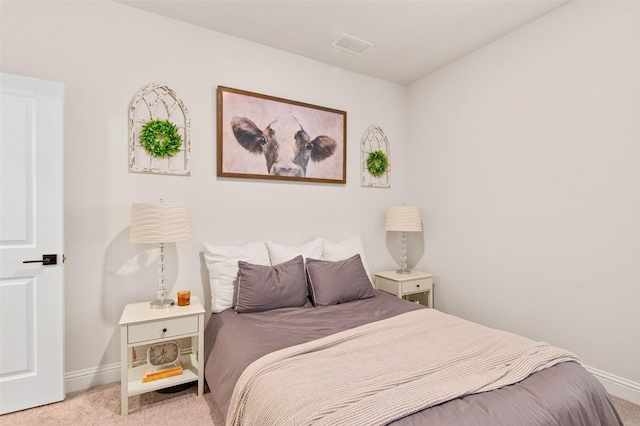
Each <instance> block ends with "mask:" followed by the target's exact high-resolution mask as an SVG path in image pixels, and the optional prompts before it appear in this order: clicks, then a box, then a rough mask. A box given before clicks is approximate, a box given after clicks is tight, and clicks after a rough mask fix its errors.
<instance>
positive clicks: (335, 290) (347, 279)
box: [307, 254, 376, 306]
mask: <svg viewBox="0 0 640 426" xmlns="http://www.w3.org/2000/svg"><path fill="white" fill-rule="evenodd" d="M307 273H308V274H309V285H310V287H311V296H312V298H313V304H314V305H316V306H328V305H337V304H338V303H345V302H351V301H352V300H358V299H366V298H369V297H373V296H375V295H376V294H375V291H374V290H373V287H372V286H371V281H369V277H368V276H367V272H366V271H365V269H364V266H363V265H362V260H361V259H360V255H359V254H356V255H354V256H352V257H350V258H348V259H345V260H339V261H337V262H330V261H327V260H318V259H311V258H307Z"/></svg>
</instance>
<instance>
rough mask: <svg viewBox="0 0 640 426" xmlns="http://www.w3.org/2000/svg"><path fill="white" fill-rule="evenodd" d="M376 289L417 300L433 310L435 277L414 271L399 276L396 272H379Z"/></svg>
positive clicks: (376, 276)
mask: <svg viewBox="0 0 640 426" xmlns="http://www.w3.org/2000/svg"><path fill="white" fill-rule="evenodd" d="M375 283H376V288H377V289H378V290H381V291H384V292H386V293H390V294H393V295H394V296H397V297H399V298H404V299H416V300H418V301H419V302H420V303H421V304H423V305H425V306H427V307H429V308H433V275H431V274H427V273H425V272H420V271H415V270H412V271H411V272H410V273H408V274H399V273H397V272H396V271H395V270H392V271H383V272H378V273H376V275H375Z"/></svg>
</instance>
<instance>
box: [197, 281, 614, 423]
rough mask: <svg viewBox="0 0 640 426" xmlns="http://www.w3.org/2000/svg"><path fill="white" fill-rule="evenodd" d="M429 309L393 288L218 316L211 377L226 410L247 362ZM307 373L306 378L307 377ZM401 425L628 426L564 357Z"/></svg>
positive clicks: (210, 339) (212, 334)
mask: <svg viewBox="0 0 640 426" xmlns="http://www.w3.org/2000/svg"><path fill="white" fill-rule="evenodd" d="M416 309H424V307H423V306H421V305H418V304H415V303H410V302H406V301H404V300H401V299H398V298H396V297H393V296H390V295H388V294H386V293H382V292H376V297H373V298H369V299H363V300H358V301H353V302H349V303H344V304H339V305H333V306H327V307H321V308H314V307H305V308H284V309H276V310H271V311H266V312H259V313H250V314H236V313H235V312H234V311H233V310H226V311H223V312H221V313H219V314H214V315H212V316H211V318H210V320H209V322H208V324H207V327H206V330H205V354H206V355H205V377H206V380H207V384H208V386H209V389H210V391H211V393H212V396H213V400H214V401H215V403H216V404H217V405H218V408H219V409H220V412H221V413H222V415H223V417H225V418H226V415H227V411H228V408H229V404H230V400H231V396H232V394H233V390H234V387H235V385H236V382H237V381H238V379H239V377H240V375H241V374H242V373H243V371H244V370H245V368H246V367H247V366H249V365H250V364H251V363H252V362H254V361H256V360H257V359H259V358H261V357H262V356H264V355H266V354H268V353H271V352H274V351H277V350H280V349H284V348H288V347H291V346H294V345H299V344H302V343H306V342H310V341H312V340H315V339H319V338H322V337H325V336H329V335H332V334H335V333H338V332H341V331H344V330H348V329H352V328H355V327H358V326H361V325H364V324H368V323H371V322H374V321H379V320H383V319H387V318H391V317H394V316H396V315H399V314H401V313H404V312H409V311H412V310H416ZM301 380H304V378H301ZM393 424H394V425H426V424H437V425H465V426H469V425H471V426H473V425H486V426H489V425H491V426H496V425H505V426H506V425H510V426H513V425H554V424H556V425H563V426H564V425H585V426H589V425H611V426H615V425H622V422H621V421H620V418H619V416H618V414H617V413H616V411H615V409H614V407H613V404H612V403H611V400H610V398H609V396H608V394H607V392H606V391H605V390H604V388H603V387H602V385H601V384H600V383H599V382H598V381H597V380H596V379H595V378H594V377H593V376H592V375H591V374H590V373H589V372H587V371H586V370H585V369H584V368H583V367H582V366H580V365H579V364H577V363H575V362H564V363H561V364H558V365H555V366H553V367H550V368H548V369H545V370H542V371H539V372H537V373H534V374H532V375H530V376H529V377H527V378H526V379H524V380H522V381H521V382H518V383H516V384H513V385H509V386H505V387H502V388H500V389H496V390H493V391H490V392H483V393H480V394H474V395H467V396H463V397H460V398H455V399H452V400H450V401H448V402H445V403H442V404H439V405H436V406H433V407H430V408H427V409H424V410H422V411H419V412H417V413H415V414H412V415H410V416H407V417H404V418H402V419H399V420H396V421H394V422H393Z"/></svg>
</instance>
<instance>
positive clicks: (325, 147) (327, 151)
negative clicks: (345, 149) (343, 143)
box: [309, 136, 338, 161]
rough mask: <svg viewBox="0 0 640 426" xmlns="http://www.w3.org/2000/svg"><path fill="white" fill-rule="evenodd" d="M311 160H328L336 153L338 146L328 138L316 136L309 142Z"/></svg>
mask: <svg viewBox="0 0 640 426" xmlns="http://www.w3.org/2000/svg"><path fill="white" fill-rule="evenodd" d="M309 144H311V147H312V148H311V159H312V160H313V161H321V160H324V159H325V158H329V157H331V156H332V155H333V153H334V152H336V147H337V146H338V144H337V143H336V141H334V140H333V139H332V138H330V137H329V136H318V137H317V138H315V139H314V140H312V141H311V142H309Z"/></svg>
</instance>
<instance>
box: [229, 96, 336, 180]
mask: <svg viewBox="0 0 640 426" xmlns="http://www.w3.org/2000/svg"><path fill="white" fill-rule="evenodd" d="M217 139H218V140H217V145H218V146H217V176H218V177H234V178H250V179H267V180H285V181H302V182H321V183H336V184H345V183H346V181H347V113H346V111H341V110H337V109H332V108H326V107H321V106H317V105H311V104H307V103H303V102H297V101H292V100H289V99H283V98H278V97H274V96H268V95H263V94H260V93H254V92H248V91H244V90H239V89H233V88H230V87H225V86H218V90H217Z"/></svg>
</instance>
